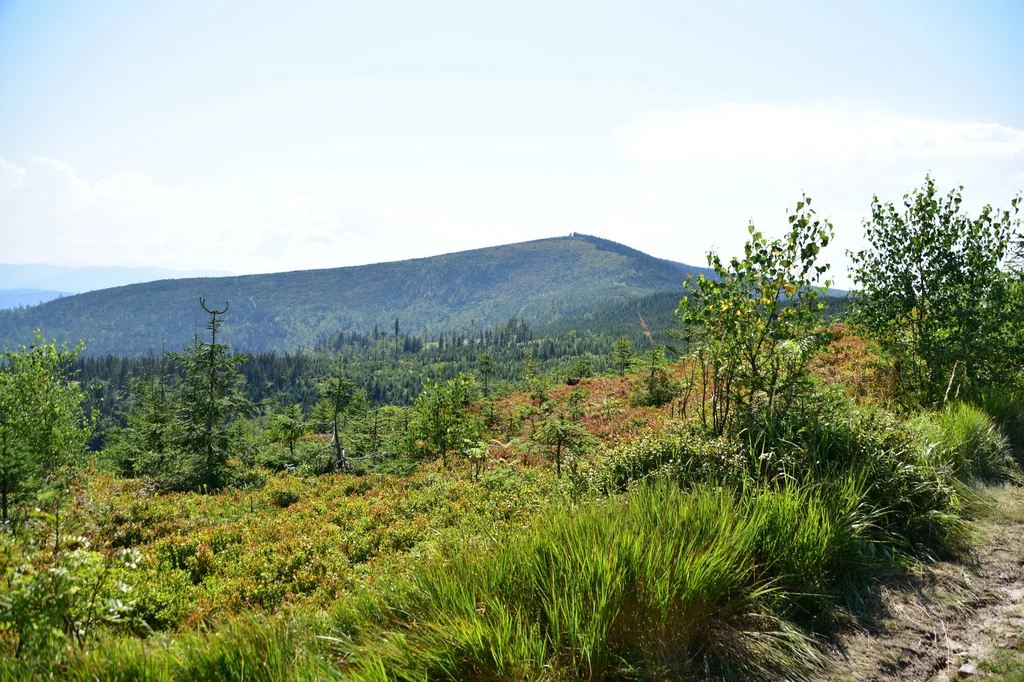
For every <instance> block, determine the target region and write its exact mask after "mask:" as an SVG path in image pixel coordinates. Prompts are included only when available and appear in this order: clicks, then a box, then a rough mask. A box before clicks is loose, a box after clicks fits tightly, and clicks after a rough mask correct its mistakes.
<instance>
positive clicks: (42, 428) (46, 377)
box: [0, 333, 92, 532]
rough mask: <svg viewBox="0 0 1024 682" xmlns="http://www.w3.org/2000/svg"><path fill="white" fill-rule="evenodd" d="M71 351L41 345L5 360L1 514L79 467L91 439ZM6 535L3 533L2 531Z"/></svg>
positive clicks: (0, 359)
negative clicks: (60, 472) (70, 368)
mask: <svg viewBox="0 0 1024 682" xmlns="http://www.w3.org/2000/svg"><path fill="white" fill-rule="evenodd" d="M79 350H80V348H77V347H76V348H75V349H73V350H68V348H67V347H65V346H60V347H58V346H57V345H56V344H55V343H46V342H45V341H44V340H43V339H42V337H41V336H39V335H38V333H37V334H36V341H35V343H33V344H32V345H30V346H24V347H22V348H21V350H18V351H13V352H7V353H5V354H4V355H3V356H0V511H2V527H3V528H6V526H7V524H8V522H9V521H10V518H11V513H12V508H13V506H14V504H16V503H17V502H18V501H19V500H20V499H22V497H23V496H25V495H26V494H29V493H31V492H33V491H35V490H38V489H39V488H40V487H41V486H42V485H43V484H44V483H46V480H47V479H48V478H49V477H52V476H53V475H54V474H56V473H57V472H58V470H59V469H61V468H67V467H75V466H76V465H78V464H79V463H80V458H81V456H82V455H83V454H84V452H85V445H86V443H87V442H88V441H89V438H90V429H91V426H92V425H91V422H89V420H87V419H86V417H85V414H84V413H83V411H82V406H81V403H82V398H83V396H82V391H81V389H80V388H79V387H78V385H77V384H76V383H75V382H73V381H72V380H71V376H70V374H69V371H68V365H69V363H70V362H71V361H72V360H73V359H74V357H75V355H76V354H77V353H78V352H79ZM0 532H2V531H0Z"/></svg>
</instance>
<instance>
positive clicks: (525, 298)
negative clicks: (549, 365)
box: [0, 235, 706, 355]
mask: <svg viewBox="0 0 1024 682" xmlns="http://www.w3.org/2000/svg"><path fill="white" fill-rule="evenodd" d="M691 272H693V273H697V272H706V271H705V270H703V269H701V268H695V267H690V266H687V265H683V264H681V263H676V262H673V261H668V260H663V259H660V258H655V257H653V256H649V255H647V254H645V253H642V252H640V251H637V250H635V249H631V248H629V247H627V246H623V245H622V244H618V243H616V242H612V241H608V240H605V239H599V238H596V237H589V236H585V235H572V236H569V237H559V238H554V239H541V240H537V241H531V242H523V243H519V244H509V245H506V246H497V247H492V248H486V249H476V250H473V251H463V252H459V253H452V254H446V255H442V256H433V257H430V258H419V259H414V260H405V261H396V262H391V263H379V264H375V265H363V266H357V267H346V268H334V269H326V270H302V271H296V272H284V273H276V274H267V275H245V276H237V277H217V278H209V277H207V278H194V279H176V280H162V281H156V282H149V283H145V284H133V285H130V286H123V287H117V288H113V289H104V290H101V291H92V292H89V293H85V294H80V295H77V296H71V297H67V298H62V299H59V300H55V301H51V302H49V303H45V304H43V305H41V306H38V307H33V308H27V309H24V310H13V311H0V347H4V346H7V347H13V346H15V345H20V344H22V343H26V342H28V341H29V340H31V338H32V330H33V329H35V328H36V327H39V328H41V329H42V331H43V334H44V335H45V336H47V337H56V338H57V339H58V340H61V341H65V340H66V341H68V342H71V343H74V342H77V341H78V340H83V341H84V342H85V344H86V352H87V353H88V354H91V355H96V354H106V353H115V354H120V355H138V354H142V353H146V352H148V351H149V350H152V349H159V348H160V344H161V341H163V340H166V342H167V347H168V348H171V349H180V348H181V347H182V346H184V345H185V344H187V343H189V342H191V340H192V337H193V334H194V332H195V330H196V329H198V330H199V331H202V330H203V325H204V324H205V321H206V316H205V315H204V314H203V312H202V310H201V309H200V308H199V305H198V300H199V297H200V296H204V297H206V299H207V300H208V303H209V304H211V305H214V306H223V303H224V301H230V302H231V309H230V311H229V312H228V314H227V316H226V319H225V324H224V328H223V336H222V337H221V338H223V339H224V341H225V342H227V343H230V344H231V345H232V347H234V348H236V349H238V350H245V351H265V350H291V349H296V348H304V347H308V346H311V345H312V344H313V343H315V342H316V341H317V340H318V339H321V338H325V337H327V336H329V335H330V334H333V333H336V332H338V331H341V330H348V331H352V330H359V331H372V329H373V327H374V325H380V327H381V329H382V330H387V329H389V328H391V327H392V326H393V324H394V320H395V318H396V317H397V318H399V321H400V324H401V327H402V328H403V329H405V330H409V331H416V332H423V331H424V329H426V330H427V333H428V334H429V333H431V332H435V331H440V330H453V329H469V328H471V327H472V326H473V325H477V326H481V325H489V324H492V323H494V322H498V321H503V320H505V319H508V318H509V317H511V316H514V315H518V316H521V317H522V318H524V319H526V320H531V321H537V322H541V323H543V322H546V321H549V320H554V319H559V318H562V317H565V316H571V315H576V314H579V313H582V312H585V311H587V310H591V309H594V308H596V307H600V306H602V305H606V304H609V303H614V302H621V301H626V300H628V299H631V298H636V297H638V296H644V295H646V294H652V293H657V292H665V291H678V290H680V289H681V286H682V282H683V280H684V279H685V278H686V275H687V274H689V273H691Z"/></svg>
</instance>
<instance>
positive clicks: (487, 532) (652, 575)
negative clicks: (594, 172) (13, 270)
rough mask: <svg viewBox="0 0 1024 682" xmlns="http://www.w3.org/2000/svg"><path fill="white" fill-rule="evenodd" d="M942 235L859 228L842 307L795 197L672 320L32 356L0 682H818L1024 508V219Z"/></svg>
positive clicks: (22, 355) (820, 232)
mask: <svg viewBox="0 0 1024 682" xmlns="http://www.w3.org/2000/svg"><path fill="white" fill-rule="evenodd" d="M962 199H963V198H962V189H956V190H953V191H951V192H949V193H946V194H942V193H940V192H939V191H938V189H937V188H936V183H935V180H934V179H933V178H931V177H930V176H929V177H926V178H925V180H924V182H923V184H922V185H921V186H920V187H918V188H916V189H914V190H912V191H910V192H908V193H907V195H906V196H905V197H904V199H903V200H902V202H900V203H898V204H893V203H889V202H882V201H879V200H878V198H877V197H876V198H874V199H873V200H872V202H871V204H870V214H869V215H868V216H867V217H866V219H865V221H864V237H865V239H864V244H865V246H864V248H863V250H860V251H858V252H856V253H851V254H849V261H850V263H851V266H850V279H851V281H852V282H853V284H854V286H853V289H852V290H851V291H850V292H849V294H848V295H843V296H842V297H836V296H830V295H829V290H830V288H832V279H833V277H834V276H835V275H834V273H833V272H832V268H831V265H830V262H829V259H830V257H832V254H831V251H830V249H831V248H834V246H830V244H831V243H832V242H833V240H834V231H835V228H834V226H833V225H832V224H831V222H830V220H829V219H828V218H826V217H824V215H825V214H824V212H819V207H818V206H817V205H816V204H814V205H812V203H813V202H812V200H811V198H810V197H807V196H802V197H800V198H799V199H798V200H797V201H796V202H795V206H794V208H792V209H791V210H790V211H789V212H788V214H787V223H788V226H787V228H786V230H785V231H784V232H783V233H782V234H779V235H768V234H765V233H763V232H762V231H760V230H759V229H758V228H756V227H755V226H753V225H751V226H750V227H749V235H748V240H747V243H746V245H745V248H744V249H743V251H742V253H739V254H735V255H733V254H728V255H722V254H717V253H714V252H712V253H709V254H708V256H707V267H706V268H701V269H699V270H697V269H694V270H693V272H692V273H691V274H690V275H689V276H686V278H685V281H683V277H684V276H685V275H684V274H682V272H681V271H680V270H679V269H678V268H676V269H674V270H672V272H674V273H675V274H676V275H678V277H679V280H680V282H678V283H677V286H678V284H680V283H681V285H682V286H681V287H679V288H678V291H671V290H670V291H663V290H659V289H657V288H656V287H655V288H649V289H648V288H645V287H644V286H639V285H636V282H634V285H635V286H634V285H631V287H630V288H631V290H630V291H628V292H625V293H623V292H621V291H620V290H619V289H616V288H615V287H610V288H601V287H596V286H595V287H592V288H591V289H590V292H591V294H593V295H590V294H588V295H587V296H582V295H581V296H580V297H578V298H577V299H572V300H576V301H577V303H578V305H577V304H573V305H568V304H567V305H565V306H563V307H562V308H560V309H558V310H553V309H547V310H546V311H544V312H543V314H541V313H540V312H538V311H537V310H535V311H534V312H533V313H532V314H531V315H520V314H519V309H513V308H514V306H513V307H508V308H506V307H501V306H494V307H491V308H490V313H489V314H493V315H492V317H491V318H485V316H482V315H481V316H479V317H477V318H474V324H473V325H452V326H447V327H444V328H440V327H439V328H437V329H436V330H435V331H431V330H430V328H429V327H428V328H427V329H426V330H424V328H423V324H422V320H423V319H426V318H425V317H420V318H417V317H415V316H414V315H413V314H409V313H408V310H409V309H408V308H403V309H402V311H401V312H396V311H397V310H398V308H396V307H394V306H390V304H388V305H383V304H382V305H381V309H380V310H378V311H376V313H375V315H374V316H373V317H370V316H366V317H362V313H359V315H355V314H353V317H352V324H351V325H349V324H348V323H344V324H340V323H337V321H338V320H340V319H341V318H342V317H344V315H347V314H348V313H344V314H342V313H338V314H337V315H335V316H334V317H332V318H331V319H332V320H333V322H332V325H333V326H331V327H330V328H328V326H326V325H325V326H319V327H316V328H315V329H309V330H306V331H304V332H303V333H301V334H298V335H290V336H287V338H288V339H291V340H292V341H295V342H296V344H298V342H299V341H300V340H301V341H302V345H294V346H290V347H274V346H273V345H272V344H265V345H262V346H260V345H255V346H244V344H243V348H244V349H245V350H247V351H250V352H236V351H239V349H237V348H235V347H233V345H232V343H231V341H232V340H238V339H242V338H255V337H244V336H239V335H236V336H234V337H232V336H230V335H229V334H228V333H227V330H228V328H229V325H230V324H231V320H232V315H235V314H238V312H237V311H239V309H245V306H244V305H243V304H244V301H243V300H239V299H237V298H235V299H234V300H232V299H229V298H227V297H226V296H222V294H223V293H224V291H223V290H221V289H216V288H215V287H211V290H212V291H211V292H209V293H208V295H205V294H204V295H203V296H202V297H200V296H199V295H197V296H196V297H195V298H194V299H192V302H191V303H190V304H189V305H190V306H192V307H193V308H194V310H190V311H189V313H188V315H189V317H188V321H187V326H189V327H191V328H192V331H191V336H190V339H191V340H189V339H185V341H184V342H182V343H175V342H171V343H168V344H167V345H166V347H165V348H164V349H161V350H160V351H156V350H153V351H152V352H149V353H147V352H146V351H148V350H150V348H151V346H150V347H147V348H144V349H143V348H141V347H140V346H138V345H128V346H125V347H126V348H131V349H132V351H131V352H124V353H122V354H120V355H117V354H108V353H106V352H105V349H107V348H108V346H105V345H101V346H100V349H99V352H90V351H89V350H88V346H86V347H83V345H82V344H81V343H78V342H77V340H76V339H71V340H69V341H68V340H66V339H65V338H60V337H58V338H54V337H53V336H52V335H50V330H49V329H48V328H46V327H43V328H42V329H41V330H37V331H36V332H35V337H34V340H32V339H26V340H25V341H23V342H22V343H23V344H24V345H17V346H14V347H13V348H11V349H9V350H7V352H6V353H5V354H4V356H3V361H2V363H0V502H2V508H0V511H2V532H0V545H2V552H0V680H50V679H63V680H81V681H83V682H84V681H86V680H154V681H156V680H160V681H170V680H268V681H269V680H379V681H383V680H509V681H512V680H559V681H561V680H566V681H568V680H665V679H673V680H691V679H710V680H751V679H753V680H778V679H799V680H804V679H806V680H812V679H823V677H822V676H825V677H828V676H830V675H832V674H834V673H835V670H836V668H835V666H836V665H838V664H839V661H840V659H841V656H840V652H841V651H842V649H843V646H844V644H843V643H844V642H846V641H847V639H846V638H848V637H849V636H850V635H851V633H856V632H859V631H863V630H864V629H865V628H866V627H867V626H866V625H865V624H866V623H870V622H872V618H875V617H877V609H878V604H880V603H882V602H883V601H884V599H885V598H886V595H887V594H889V593H890V592H891V591H892V590H894V589H895V587H894V586H895V585H899V584H904V583H906V582H907V581H910V580H911V579H912V578H914V576H918V575H920V574H921V573H922V572H925V571H928V570H929V568H930V567H935V566H938V565H939V564H940V563H942V562H946V564H949V565H956V566H966V565H967V562H969V561H971V560H972V559H971V557H972V556H975V555H976V553H977V552H978V550H979V547H981V546H982V545H981V544H980V543H982V542H983V541H984V538H983V536H982V534H981V533H979V531H978V528H979V527H980V526H979V524H980V523H981V522H982V521H983V520H984V519H986V518H988V517H989V516H990V515H992V514H995V513H996V509H997V507H998V506H999V503H997V501H998V500H1005V499H1007V498H1006V496H1007V495H1011V496H1012V495H1015V494H1016V493H1015V492H1014V491H1015V490H1016V489H1017V488H1018V487H1019V486H1020V484H1021V483H1022V482H1024V476H1022V471H1021V463H1022V461H1024V459H1022V458H1024V373H1022V363H1024V246H1022V241H1021V238H1022V232H1021V223H1020V217H1019V207H1020V202H1021V197H1020V196H1016V197H1013V198H1012V199H1011V200H1010V204H1009V206H1008V207H1007V208H1005V209H996V208H993V207H991V206H986V207H984V208H982V209H981V210H980V212H977V213H970V212H968V211H967V210H966V209H965V208H964V206H963V200H962ZM572 240H575V241H572ZM577 242H581V243H583V244H586V245H587V246H588V249H590V248H591V247H593V251H592V252H591V251H589V250H588V253H590V254H591V256H588V257H596V256H594V254H595V253H597V254H601V253H606V252H604V251H601V249H605V248H607V249H613V250H612V251H608V252H607V253H611V254H612V255H614V256H616V257H619V256H623V254H622V253H620V252H619V250H618V245H614V244H613V243H611V242H607V243H603V242H602V241H601V240H598V241H595V240H593V239H592V238H586V239H577V238H570V242H569V243H572V244H576V243H577ZM558 243H559V244H563V243H564V242H558ZM574 248H576V247H574ZM637 253H638V252H637ZM641 255H642V254H641ZM626 256H628V258H634V259H638V258H640V256H637V255H636V254H634V253H629V254H626ZM599 257H603V256H599ZM517 258H518V256H517ZM645 258H649V257H646V256H645ZM515 263H519V264H521V261H518V260H516V261H515ZM515 263H514V264H513V265H514V267H519V265H515ZM549 265H550V266H551V267H554V268H556V269H558V267H559V266H558V264H557V263H554V264H549ZM438 267H441V266H438ZM444 267H448V268H455V267H456V265H453V264H452V263H448V264H447V265H444ZM493 267H494V268H499V266H498V265H494V266H493ZM502 267H504V266H502ZM666 267H667V266H666ZM510 268H512V266H510ZM512 269H514V268H512ZM442 274H444V273H442ZM447 276H448V277H449V278H451V279H453V280H455V281H460V282H463V283H464V284H465V288H466V289H467V290H472V289H473V287H475V286H484V285H483V284H481V282H482V280H478V279H474V277H475V275H472V276H471V274H467V273H462V272H459V271H457V270H451V271H450V272H447ZM668 276H673V275H672V274H671V273H669V274H668V275H666V277H668ZM559 277H561V275H559ZM602 277H603V275H602ZM636 277H639V278H641V279H642V278H644V277H649V275H647V274H645V275H642V276H641V275H640V274H637V275H636ZM659 277H660V275H659ZM602 281H603V280H602ZM637 281H639V280H637ZM140 286H145V285H140ZM582 286H583V287H584V288H586V287H587V286H588V284H587V282H584V283H583V284H582ZM661 286H662V285H661V284H660V283H659V284H658V287H661ZM613 289H614V290H615V291H617V292H618V293H612V292H613ZM138 291H139V292H142V293H141V294H138V295H144V294H145V291H146V290H145V289H140V290H138ZM563 293H564V292H563ZM132 295H133V296H135V295H136V294H132ZM75 298H78V297H75ZM470 298H472V297H470ZM82 300H83V302H82V303H78V304H76V305H86V304H87V303H88V300H86V299H82ZM97 300H98V299H97ZM552 300H554V299H552ZM559 300H563V301H564V300H569V299H564V298H563V299H559ZM56 303H61V302H56ZM378 303H379V302H378ZM429 304H430V305H439V304H438V303H437V302H436V301H432V302H429ZM48 305H51V306H53V305H54V304H48ZM104 305H106V304H104ZM332 305H333V304H332ZM423 305H424V306H425V305H427V303H426V302H425V303H424V304H423ZM457 305H458V306H462V302H458V304H457ZM282 306H285V307H286V306H287V304H286V303H282ZM389 306H390V307H389ZM44 308H45V306H44ZM51 309H52V310H57V308H51ZM156 309H157V308H156V307H155V306H154V308H153V309H152V310H154V311H155V310H156ZM70 310H71V309H68V311H70ZM96 310H97V311H99V312H96V315H97V316H101V315H105V314H106V313H105V312H103V311H104V310H107V309H106V308H104V307H102V306H99V307H98V308H97V309H96ZM459 310H460V311H461V312H458V314H454V313H453V314H452V318H453V319H459V320H461V319H462V317H464V316H465V315H468V314H469V313H468V312H466V311H467V310H469V308H465V307H460V308H459ZM68 311H66V313H62V314H67V315H69V316H70V315H72V314H77V313H72V312H68ZM18 314H24V313H23V312H22V313H18ZM247 314H248V313H247ZM442 314H443V311H442V312H436V311H435V312H433V313H431V315H434V316H435V317H439V316H441V315H442ZM473 314H474V315H475V314H477V313H476V312H473ZM494 315H497V316H498V317H494ZM196 316H201V319H202V321H203V325H202V327H199V326H198V325H196V326H193V322H192V320H193V319H195V317H196ZM460 316H462V317H460ZM0 319H3V318H0ZM6 319H14V318H6ZM26 319H27V318H26ZM66 319H70V317H69V318H66ZM90 319H98V318H92V317H90V313H88V312H85V313H83V317H82V319H81V322H82V324H86V323H87V322H88V320H90ZM141 319H146V318H145V317H144V316H140V320H141ZM295 319H297V318H295ZM484 319H488V321H487V322H486V323H484V322H482V321H481V320H484ZM374 320H376V321H374ZM357 322H358V323H359V324H357ZM76 324H77V323H76ZM104 324H107V323H106V322H104ZM118 324H121V321H118ZM360 325H363V326H360ZM80 328H82V327H77V326H67V327H66V329H80ZM105 328H106V329H107V330H108V331H109V332H110V333H111V334H112V333H113V330H114V329H115V328H116V326H107V327H105ZM124 328H125V333H129V332H128V330H129V327H128V326H124ZM289 334H292V332H289ZM82 338H85V339H86V343H88V341H87V335H85V334H83V335H82ZM111 338H113V337H111ZM174 338H177V337H174ZM282 338H284V337H282ZM65 341H68V342H65ZM104 343H106V342H104ZM132 344H134V341H132ZM109 347H110V348H113V347H114V346H113V345H111V346H109ZM136 351H137V352H136ZM949 562H952V563H951V564H950V563H949ZM957 562H960V563H957ZM946 564H943V565H946ZM964 570H966V569H964ZM1000 660H1002V659H1000ZM1000 665H1001V664H1000ZM1000 670H1001V669H1000V668H999V667H998V665H997V664H996V663H993V664H991V665H990V667H989V668H988V672H989V673H990V674H992V675H999V674H1000V672H999V671H1000ZM1002 679H1006V680H1011V679H1018V678H1014V677H1012V676H1007V677H1005V678H1002Z"/></svg>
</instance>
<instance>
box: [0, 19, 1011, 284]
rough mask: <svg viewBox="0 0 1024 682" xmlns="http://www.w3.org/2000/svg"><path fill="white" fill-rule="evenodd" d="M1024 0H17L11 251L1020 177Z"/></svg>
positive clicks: (238, 243)
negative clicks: (926, 179) (931, 180)
mask: <svg viewBox="0 0 1024 682" xmlns="http://www.w3.org/2000/svg"><path fill="white" fill-rule="evenodd" d="M1022 37H1024V2H1021V1H1020V0H1010V1H1006V2H983V1H979V2H973V3H964V2H942V1H934V2H897V1H888V2H873V1H871V0H866V1H862V2H856V3H852V2H842V3H839V2H823V1H821V0H819V1H817V2H773V3H764V2H753V1H752V2H745V1H744V2H685V1H675V2H641V1H638V0H633V1H628V2H596V1H590V2H555V1H552V0H548V1H546V2H531V1H530V0H520V1H517V2H515V3H512V2H509V3H491V2H480V1H479V0H476V1H475V2H466V3H448V2H442V1H441V0H438V2H431V3H424V2H409V3H397V2H386V1H384V0H381V1H380V2H358V3H348V2H340V1H331V2H302V1H293V2H287V3H283V2H279V1H278V2H260V1H254V0H248V1H246V2H218V1H216V0H202V1H199V2H193V1H192V0H178V1H176V2H173V3H155V2H154V3H149V2H141V3H140V2H137V1H122V0H93V1H91V2H88V3H84V2H57V1H48V0H27V1H22V0H0V262H6V263H51V264H58V265H122V266H143V265H145V266H161V267H170V268H177V269H195V268H207V269H217V270H226V271H231V272H235V273H240V274H241V273H250V272H273V271H284V270H296V269H307V268H323V267H337V266H344V265H356V264H362V263H371V262H379V261H384V260H398V259H404V258H413V257H421V256H429V255H434V254H438V253H445V252H451V251H459V250H463V249H469V248H477V247H483V246H491V245H497V244H504V243H510V242H517V241H524V240H529V239H539V238H544V237H554V236H561V235H567V234H569V233H571V232H582V233H586V234H593V235H597V236H601V237H605V238H607V239H612V240H615V241H619V242H622V243H624V244H627V245H629V246H632V247H635V248H638V249H641V250H643V251H646V252H648V253H651V254H653V255H656V256H660V257H663V258H670V259H673V260H677V261H682V262H686V263H691V264H697V265H702V264H704V263H705V262H706V261H705V253H706V252H707V251H708V250H712V249H713V250H717V251H719V252H720V253H722V254H723V255H731V254H733V253H737V252H739V251H740V250H741V249H742V245H743V242H744V241H745V239H746V237H747V230H746V226H747V225H748V223H750V222H751V221H753V223H754V224H755V225H756V226H757V227H758V228H759V229H762V230H763V231H764V232H766V233H767V234H769V235H775V234H781V230H782V229H784V225H785V223H786V212H787V210H792V207H793V206H794V205H795V204H796V202H797V201H798V200H799V199H800V197H801V195H802V194H804V193H806V194H807V195H808V196H811V197H812V198H813V200H814V203H813V205H814V206H815V207H816V208H817V209H818V210H819V212H820V213H821V214H822V215H823V216H828V217H830V218H831V220H832V222H833V224H834V226H835V230H836V239H835V241H834V243H833V244H832V245H831V246H830V247H829V248H828V250H827V251H826V252H825V255H826V257H827V259H828V260H829V261H831V262H832V263H833V271H834V275H835V279H836V280H837V281H838V282H839V283H840V284H842V283H844V282H845V281H846V279H847V278H846V274H845V272H846V265H847V262H848V259H847V257H846V255H845V251H846V250H847V249H857V248H860V246H861V245H862V231H863V228H862V225H861V222H862V220H863V218H864V217H865V216H866V215H867V214H868V212H869V207H870V203H871V199H872V196H873V195H876V194H877V195H878V196H879V198H880V199H882V200H894V201H898V200H900V199H901V198H902V196H903V194H905V193H906V192H907V191H909V190H910V189H912V188H913V187H915V186H918V185H920V184H921V182H922V180H923V179H924V176H925V174H926V173H929V172H930V173H932V175H933V176H934V177H935V178H936V180H937V182H938V184H939V185H940V187H942V188H945V189H948V188H951V187H953V186H955V185H963V186H964V198H965V204H966V205H967V206H968V208H969V209H971V210H976V209H977V208H979V207H980V206H981V205H983V204H986V203H991V204H994V205H996V206H1005V207H1008V206H1009V203H1010V200H1011V199H1012V198H1013V196H1014V195H1015V194H1016V193H1017V192H1019V191H1020V190H1021V189H1022V188H1024V92H1022V89H1021V87H1020V84H1021V76H1022V74H1024V47H1022V45H1024V42H1022V40H1021V39H1022Z"/></svg>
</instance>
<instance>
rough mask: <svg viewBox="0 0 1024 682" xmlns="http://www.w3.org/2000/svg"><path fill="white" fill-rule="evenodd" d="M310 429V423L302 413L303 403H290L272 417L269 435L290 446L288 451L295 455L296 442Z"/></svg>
mask: <svg viewBox="0 0 1024 682" xmlns="http://www.w3.org/2000/svg"><path fill="white" fill-rule="evenodd" d="M308 431H309V424H307V423H306V419H305V417H304V416H303V414H302V406H301V405H289V406H287V407H285V408H283V409H281V411H280V412H276V413H275V414H273V415H271V417H270V424H269V426H268V428H267V435H268V436H269V437H270V438H271V439H273V440H274V441H276V442H278V443H284V444H285V445H287V446H288V452H289V453H291V455H292V457H295V444H296V443H298V442H299V439H300V438H302V437H303V436H304V435H306V433H307V432H308Z"/></svg>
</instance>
